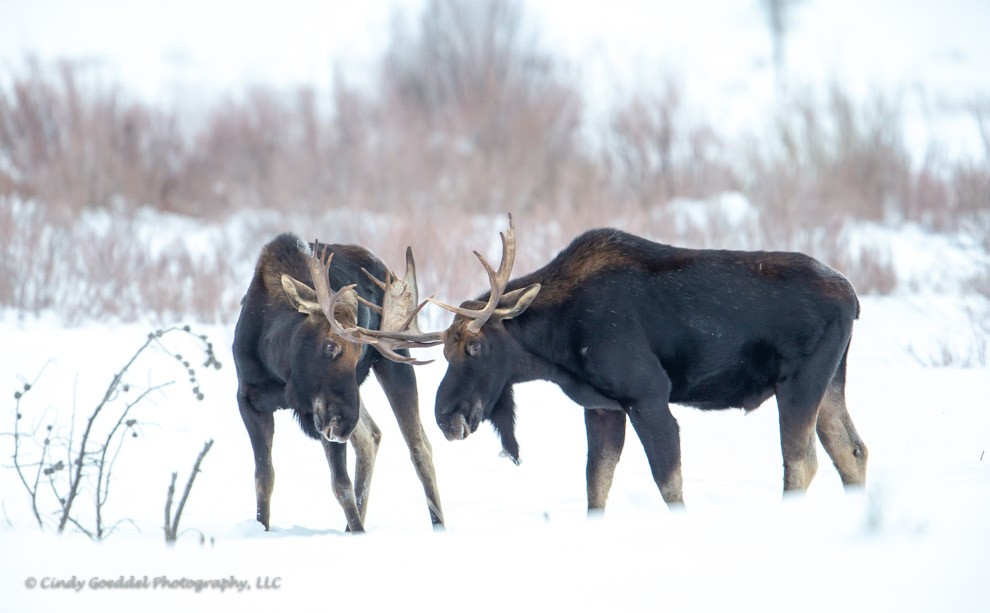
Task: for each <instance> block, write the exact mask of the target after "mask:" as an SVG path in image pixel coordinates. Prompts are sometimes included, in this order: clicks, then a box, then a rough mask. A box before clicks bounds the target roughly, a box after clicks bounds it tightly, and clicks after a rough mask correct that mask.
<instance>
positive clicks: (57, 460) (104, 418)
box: [4, 326, 220, 541]
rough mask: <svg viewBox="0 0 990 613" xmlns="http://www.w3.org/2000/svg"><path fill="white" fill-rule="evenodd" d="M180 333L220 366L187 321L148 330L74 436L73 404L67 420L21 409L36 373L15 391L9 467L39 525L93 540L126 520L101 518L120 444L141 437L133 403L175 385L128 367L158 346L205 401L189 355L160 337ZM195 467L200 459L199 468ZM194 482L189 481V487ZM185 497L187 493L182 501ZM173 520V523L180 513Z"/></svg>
mask: <svg viewBox="0 0 990 613" xmlns="http://www.w3.org/2000/svg"><path fill="white" fill-rule="evenodd" d="M179 335H187V336H190V337H192V338H193V339H194V341H195V342H196V343H197V345H198V347H197V349H198V350H199V352H200V355H201V356H202V357H203V358H204V359H205V361H204V363H203V367H204V368H220V362H218V361H217V360H216V355H215V354H214V352H213V345H212V343H210V342H209V341H208V340H207V338H206V336H196V335H194V334H193V333H192V332H191V330H190V328H189V326H184V327H182V328H169V329H162V330H156V331H154V332H152V333H150V334H148V337H147V339H146V340H145V342H144V344H142V345H141V346H140V347H139V348H138V349H137V351H135V352H134V354H133V355H132V356H131V357H130V359H128V361H127V362H126V363H125V364H124V365H123V366H122V367H121V369H120V370H119V371H118V372H117V373H115V374H114V376H113V378H112V379H111V381H110V384H109V385H108V386H107V388H106V390H105V391H104V393H103V396H102V398H100V399H99V400H98V401H97V402H96V404H95V406H94V408H93V409H92V410H91V411H90V413H89V415H88V417H87V418H86V421H85V426H83V427H82V428H81V432H80V433H79V437H78V439H77V438H75V436H74V433H76V423H75V421H76V415H75V408H74V407H73V409H72V410H71V414H70V415H69V416H68V418H66V412H65V411H62V412H61V414H59V412H58V411H55V414H54V415H51V414H50V413H49V412H43V413H40V414H39V413H38V412H36V411H31V410H29V409H28V408H27V407H25V406H22V402H24V401H25V398H26V397H27V395H28V394H30V393H31V392H32V391H34V390H35V389H37V387H38V384H39V383H38V382H39V379H40V378H41V375H40V374H39V375H38V377H37V378H35V380H34V381H32V382H30V383H27V382H26V383H24V384H23V385H22V386H21V389H19V390H18V391H17V392H15V393H14V400H15V410H14V427H13V432H9V433H4V434H5V435H8V436H11V437H12V438H13V442H14V453H13V458H12V460H13V464H12V466H10V467H9V468H12V469H13V470H14V471H15V472H16V473H17V476H18V478H19V479H20V482H21V484H22V485H23V487H24V490H25V492H26V494H27V495H28V498H29V501H30V504H31V511H32V513H33V515H34V518H35V520H36V521H37V523H38V527H39V528H41V529H46V528H48V527H54V529H55V530H56V531H57V532H58V533H59V534H61V533H62V532H64V531H65V529H66V528H67V527H69V526H74V527H75V528H76V529H78V530H79V531H81V532H83V533H84V534H86V535H87V536H88V537H90V538H91V539H93V540H94V541H101V540H103V539H104V538H106V537H108V536H109V535H110V534H112V533H113V531H114V530H115V529H116V527H117V526H118V525H119V524H120V523H122V522H124V521H126V520H120V521H117V522H115V523H110V522H109V521H108V519H107V518H106V516H105V513H106V506H107V501H108V499H109V497H110V491H111V486H112V485H113V484H114V483H115V481H114V480H113V470H114V466H115V464H116V462H117V459H118V458H119V456H120V453H121V450H122V448H123V446H124V443H125V441H126V440H127V439H128V438H132V437H137V436H138V425H139V423H140V420H139V418H137V417H135V415H136V414H137V413H138V408H139V407H140V406H141V405H142V404H144V403H145V402H146V401H147V399H148V398H149V397H150V396H153V395H156V394H160V393H161V390H162V389H164V388H166V387H168V386H170V385H172V384H173V383H174V381H160V382H151V381H148V382H146V383H145V384H139V383H134V382H132V381H131V380H130V376H129V371H130V369H131V368H132V367H133V366H134V364H135V363H136V362H137V361H138V360H139V359H140V358H142V357H143V356H145V355H147V353H148V352H150V351H153V350H160V351H163V352H164V353H165V354H166V355H167V356H168V357H171V358H173V359H174V360H175V361H176V362H179V363H180V364H181V372H182V373H183V375H184V376H187V377H188V379H189V382H190V384H191V385H192V386H193V387H192V393H193V395H194V396H195V397H196V398H198V399H199V400H202V399H203V393H202V391H201V390H200V388H199V386H198V383H197V379H196V370H195V368H193V366H192V364H191V363H190V362H189V359H188V357H183V356H182V355H181V354H179V353H177V352H175V351H173V350H172V349H170V348H169V347H168V345H166V343H165V342H164V340H163V339H165V338H166V337H170V336H179ZM66 422H67V423H66ZM24 424H31V425H30V426H25V425H24ZM66 432H67V433H68V434H66ZM204 454H205V451H204ZM66 460H68V461H67V462H66ZM198 465H199V463H198V462H197V467H198ZM191 487H192V481H191V480H190V483H189V486H188V487H187V490H188V488H191ZM89 494H92V496H93V498H92V513H86V512H81V511H80V510H79V505H78V504H76V503H77V502H80V504H81V501H82V500H84V499H85V498H86V497H87V496H88V495H89ZM187 496H188V491H187V494H186V496H184V497H183V501H184V500H185V498H186V497H187ZM175 523H176V526H177V524H178V517H176V522H175Z"/></svg>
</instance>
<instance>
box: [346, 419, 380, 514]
mask: <svg viewBox="0 0 990 613" xmlns="http://www.w3.org/2000/svg"><path fill="white" fill-rule="evenodd" d="M360 411H361V417H360V419H359V420H358V425H357V427H356V428H354V432H353V433H352V434H351V444H352V445H353V446H354V454H355V456H356V461H355V463H354V496H355V497H356V499H357V509H358V515H359V516H360V517H361V523H362V524H363V523H364V522H365V520H366V519H367V517H368V496H369V495H370V493H371V475H372V474H373V473H374V471H375V458H376V457H377V455H378V446H379V444H380V443H381V440H382V431H381V430H380V429H379V428H378V424H376V423H375V420H373V419H371V415H369V414H368V412H367V411H366V410H365V408H364V401H363V400H362V401H361V404H360Z"/></svg>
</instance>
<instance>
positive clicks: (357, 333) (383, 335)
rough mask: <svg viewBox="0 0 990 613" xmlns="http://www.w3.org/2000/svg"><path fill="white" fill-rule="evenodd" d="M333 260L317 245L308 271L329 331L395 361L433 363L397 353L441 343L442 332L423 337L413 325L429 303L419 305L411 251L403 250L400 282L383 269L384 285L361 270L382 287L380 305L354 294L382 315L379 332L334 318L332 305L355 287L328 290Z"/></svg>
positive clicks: (414, 266)
mask: <svg viewBox="0 0 990 613" xmlns="http://www.w3.org/2000/svg"><path fill="white" fill-rule="evenodd" d="M332 259H333V254H332V253H331V254H330V257H329V258H328V257H326V246H324V247H323V249H322V251H320V250H319V243H317V245H316V248H314V254H313V257H312V258H310V270H311V272H312V273H313V284H314V286H315V287H314V289H316V295H317V298H318V299H319V301H320V308H321V309H322V310H323V313H324V314H325V315H326V317H327V320H328V321H329V322H330V328H331V330H333V332H334V334H336V335H338V336H340V337H342V338H344V339H345V340H348V341H351V342H354V343H364V344H368V345H374V346H375V349H377V350H378V351H379V353H381V354H382V355H384V356H385V357H387V358H389V359H390V360H393V361H395V362H404V363H407V364H417V365H419V364H429V363H430V362H432V361H433V360H427V361H420V360H416V359H415V358H410V357H408V356H404V355H401V354H399V353H397V352H396V350H398V349H413V348H419V347H432V346H433V345H437V344H439V343H442V342H443V332H429V333H425V334H424V333H423V332H420V330H419V326H418V324H417V322H416V316H417V315H418V314H419V311H420V310H421V309H422V308H423V307H424V306H425V305H426V303H427V302H428V301H427V300H424V301H423V302H419V290H418V288H417V286H416V262H415V261H414V259H413V254H412V248H411V247H407V248H406V275H405V277H404V278H403V279H401V280H400V279H399V278H398V277H396V275H395V273H393V272H392V271H390V270H386V272H385V281H384V282H383V281H381V280H379V279H378V278H376V277H375V276H374V275H372V274H371V273H370V272H368V271H367V270H365V269H364V268H362V269H361V271H362V272H363V273H364V274H365V275H367V276H368V278H369V279H371V280H372V282H374V283H375V285H377V286H378V287H379V288H381V290H382V293H383V296H382V304H381V306H379V305H377V304H374V303H373V302H370V301H368V300H365V299H364V298H362V297H361V296H360V295H358V294H357V292H355V293H354V295H355V296H356V297H357V300H359V301H360V302H361V303H363V304H364V305H366V306H368V308H370V309H372V310H374V311H375V312H376V313H380V314H381V316H382V318H381V325H380V329H379V330H370V329H368V328H363V327H361V326H357V325H355V326H353V327H350V328H345V327H344V326H343V325H341V324H340V322H338V321H337V319H336V318H335V317H334V305H335V304H336V302H337V300H339V299H340V297H341V296H343V295H344V293H345V292H347V291H348V290H353V288H354V287H355V285H348V286H346V287H342V288H341V289H339V290H338V291H336V292H331V291H330V288H329V282H328V274H329V268H330V261H331V260H332ZM323 296H326V298H323ZM324 304H326V306H324Z"/></svg>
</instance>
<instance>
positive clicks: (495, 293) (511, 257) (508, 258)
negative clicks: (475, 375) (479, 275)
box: [429, 213, 516, 334]
mask: <svg viewBox="0 0 990 613" xmlns="http://www.w3.org/2000/svg"><path fill="white" fill-rule="evenodd" d="M499 236H500V237H501V238H502V262H501V263H500V264H499V267H498V272H495V270H494V269H492V265H491V264H489V263H488V260H486V259H485V256H483V255H481V254H480V253H478V252H477V251H475V252H474V255H475V256H477V258H478V259H479V260H481V265H482V266H484V267H485V272H487V273H488V282H489V283H490V284H491V294H489V296H488V304H486V305H485V306H484V307H483V308H481V309H465V308H462V307H455V306H451V305H449V304H446V303H444V302H441V301H439V300H436V299H434V298H430V299H429V301H430V302H432V303H433V304H435V305H437V306H439V307H442V308H444V309H447V310H448V311H450V312H452V313H456V314H457V315H463V316H464V317H467V318H468V319H471V320H473V321H472V322H471V323H469V324H468V330H469V331H471V332H473V333H475V334H477V333H478V332H479V331H480V330H481V327H482V326H483V325H485V323H486V322H487V321H488V320H489V319H490V318H491V316H492V315H493V314H494V313H495V311H496V309H497V308H498V305H499V302H500V301H501V300H502V295H503V294H504V293H505V286H506V285H508V283H509V275H511V274H512V265H513V263H514V262H515V260H516V234H515V226H514V225H513V224H512V214H511V213H510V214H509V229H508V230H507V231H505V232H499Z"/></svg>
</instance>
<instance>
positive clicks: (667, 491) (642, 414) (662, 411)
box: [628, 402, 684, 506]
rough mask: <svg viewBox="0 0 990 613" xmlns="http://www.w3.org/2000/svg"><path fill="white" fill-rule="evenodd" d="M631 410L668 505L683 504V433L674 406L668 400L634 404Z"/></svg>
mask: <svg viewBox="0 0 990 613" xmlns="http://www.w3.org/2000/svg"><path fill="white" fill-rule="evenodd" d="M628 412H629V420H630V421H631V422H632V425H633V429H634V430H636V434H637V435H638V436H639V440H640V442H642V443H643V449H645V450H646V459H647V460H648V461H649V463H650V472H652V473H653V480H654V481H656V484H657V487H658V488H660V495H661V496H663V500H664V502H666V503H667V506H674V505H681V504H683V503H684V491H683V481H682V478H681V440H680V432H679V430H678V427H677V420H676V419H674V415H673V414H672V413H671V412H670V407H669V406H668V405H667V403H666V402H662V403H660V404H659V405H658V404H657V403H653V404H652V405H646V406H640V405H633V406H631V407H629V410H628Z"/></svg>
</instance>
